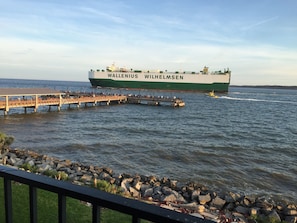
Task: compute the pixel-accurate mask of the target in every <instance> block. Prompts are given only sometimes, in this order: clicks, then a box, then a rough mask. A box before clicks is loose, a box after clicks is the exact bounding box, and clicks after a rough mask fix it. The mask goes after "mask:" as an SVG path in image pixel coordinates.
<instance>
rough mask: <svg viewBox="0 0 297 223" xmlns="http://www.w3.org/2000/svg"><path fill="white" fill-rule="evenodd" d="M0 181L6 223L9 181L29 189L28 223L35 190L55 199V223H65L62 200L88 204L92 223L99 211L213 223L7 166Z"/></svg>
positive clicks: (174, 222)
mask: <svg viewBox="0 0 297 223" xmlns="http://www.w3.org/2000/svg"><path fill="white" fill-rule="evenodd" d="M0 177H2V178H3V179H4V181H3V182H4V199H5V219H6V223H13V216H12V209H13V202H12V184H11V182H12V181H16V182H19V183H22V184H26V185H28V186H29V201H30V222H31V223H37V189H43V190H47V191H50V192H53V193H55V194H57V195H58V204H57V207H58V222H59V223H66V218H67V216H66V197H71V198H74V199H77V200H80V201H85V202H89V203H90V204H92V222H93V223H99V222H100V208H103V207H104V208H108V209H112V210H115V211H119V212H122V213H126V214H128V215H131V216H132V222H133V223H139V222H140V219H145V220H149V221H152V222H160V223H167V222H168V223H181V222H187V223H194V222H195V223H213V221H210V220H205V219H201V218H198V217H195V216H191V215H188V214H184V213H179V212H176V211H172V210H168V209H165V208H162V207H159V206H155V205H151V204H147V203H145V202H141V201H137V200H132V199H128V198H125V197H122V196H119V195H114V194H110V193H107V192H104V191H100V190H98V189H95V188H90V187H86V186H79V185H75V184H72V183H70V182H67V181H59V180H55V179H53V178H49V177H46V176H42V175H36V174H33V173H28V172H25V171H22V170H17V169H14V168H10V167H7V166H0Z"/></svg>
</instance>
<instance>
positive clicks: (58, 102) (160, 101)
mask: <svg viewBox="0 0 297 223" xmlns="http://www.w3.org/2000/svg"><path fill="white" fill-rule="evenodd" d="M102 103H103V104H106V105H109V104H110V103H116V104H121V103H130V104H146V105H169V106H173V107H183V106H185V103H184V102H183V101H182V100H181V99H179V98H176V97H173V98H170V97H162V96H142V95H131V94H129V95H127V96H126V95H110V94H108V95H106V94H93V93H75V92H60V91H57V90H52V89H48V88H0V110H3V111H4V115H7V114H8V112H9V110H10V109H13V108H24V111H25V113H26V112H27V108H33V109H34V112H37V109H38V108H39V107H41V106H48V107H49V110H50V109H51V106H56V107H57V109H58V111H60V110H61V107H62V106H63V105H68V106H69V107H70V106H71V105H75V106H76V107H80V106H81V105H82V104H84V105H85V106H87V105H88V104H91V105H92V106H95V105H99V104H102Z"/></svg>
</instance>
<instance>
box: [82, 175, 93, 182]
mask: <svg viewBox="0 0 297 223" xmlns="http://www.w3.org/2000/svg"><path fill="white" fill-rule="evenodd" d="M80 180H81V181H84V182H90V181H92V176H90V175H87V174H84V175H82V176H81V178H80Z"/></svg>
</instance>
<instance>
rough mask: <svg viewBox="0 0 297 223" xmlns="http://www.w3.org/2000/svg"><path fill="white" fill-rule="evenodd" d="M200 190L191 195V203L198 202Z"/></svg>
mask: <svg viewBox="0 0 297 223" xmlns="http://www.w3.org/2000/svg"><path fill="white" fill-rule="evenodd" d="M200 192H201V191H200V190H194V191H193V192H192V195H191V199H192V201H198V196H199V195H200Z"/></svg>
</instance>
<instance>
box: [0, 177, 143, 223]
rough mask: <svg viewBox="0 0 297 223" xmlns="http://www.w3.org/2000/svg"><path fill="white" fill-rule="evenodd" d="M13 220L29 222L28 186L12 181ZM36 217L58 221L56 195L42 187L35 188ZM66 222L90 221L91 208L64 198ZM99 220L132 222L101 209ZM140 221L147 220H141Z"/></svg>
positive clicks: (0, 205) (0, 198)
mask: <svg viewBox="0 0 297 223" xmlns="http://www.w3.org/2000/svg"><path fill="white" fill-rule="evenodd" d="M3 191H4V184H3V178H0V222H5V210H4V193H3ZM12 202H13V210H12V212H13V222H15V223H18V222H20V223H29V222H30V217H29V216H30V207H29V186H27V185H23V184H20V183H17V182H12ZM37 210H38V213H37V218H38V222H40V223H53V222H58V195H57V194H55V193H52V192H49V191H45V190H42V189H37ZM66 221H67V223H88V222H92V208H91V207H90V206H88V205H86V204H85V203H84V202H81V201H79V200H76V199H73V198H69V197H67V198H66ZM101 222H102V223H112V222H123V223H125V222H127V223H128V222H132V217H131V216H130V215H126V214H123V213H119V212H116V211H112V210H109V209H102V211H101ZM141 222H142V223H144V222H148V221H141Z"/></svg>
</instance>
